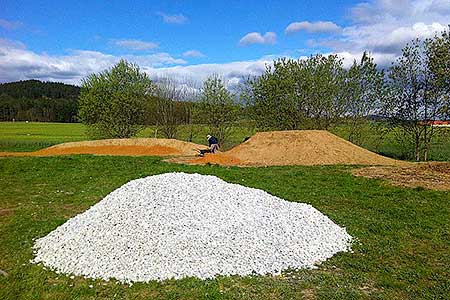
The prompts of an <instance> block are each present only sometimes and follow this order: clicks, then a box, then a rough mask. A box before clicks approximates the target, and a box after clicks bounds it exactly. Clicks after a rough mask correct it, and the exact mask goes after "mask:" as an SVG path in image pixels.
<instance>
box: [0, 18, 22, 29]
mask: <svg viewBox="0 0 450 300" xmlns="http://www.w3.org/2000/svg"><path fill="white" fill-rule="evenodd" d="M20 26H22V23H21V22H13V21H8V20H5V19H0V28H3V29H6V30H14V29H17V28H19V27H20Z"/></svg>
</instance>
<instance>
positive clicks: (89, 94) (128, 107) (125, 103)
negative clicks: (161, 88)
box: [79, 60, 154, 138]
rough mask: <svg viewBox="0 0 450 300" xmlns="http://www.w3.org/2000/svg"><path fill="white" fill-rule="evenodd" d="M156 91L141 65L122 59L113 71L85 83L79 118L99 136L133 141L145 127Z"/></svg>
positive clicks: (86, 80)
mask: <svg viewBox="0 0 450 300" xmlns="http://www.w3.org/2000/svg"><path fill="white" fill-rule="evenodd" d="M153 89H154V85H153V82H152V81H151V80H150V78H149V77H148V75H147V74H146V73H144V72H141V70H140V69H139V67H138V66H137V65H135V64H132V63H129V62H127V61H125V60H121V61H120V62H119V63H117V64H116V65H115V66H113V67H112V68H111V69H108V70H105V71H103V72H101V73H99V74H91V75H89V76H88V77H87V78H86V79H84V80H83V82H82V85H81V94H80V100H79V106H80V108H79V118H80V120H81V121H82V122H83V123H84V124H86V125H88V126H89V128H90V129H91V131H90V132H91V134H93V135H95V136H99V137H108V138H129V137H131V136H134V135H136V134H137V133H138V132H139V131H140V130H141V129H143V127H144V126H143V124H144V120H145V117H146V108H147V103H148V99H149V96H150V95H151V94H152V92H153Z"/></svg>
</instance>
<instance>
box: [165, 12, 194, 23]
mask: <svg viewBox="0 0 450 300" xmlns="http://www.w3.org/2000/svg"><path fill="white" fill-rule="evenodd" d="M158 15H160V16H161V17H162V18H163V21H164V23H168V24H184V23H186V22H187V21H188V18H187V17H186V16H184V15H183V14H175V15H168V14H165V13H163V12H159V13H158Z"/></svg>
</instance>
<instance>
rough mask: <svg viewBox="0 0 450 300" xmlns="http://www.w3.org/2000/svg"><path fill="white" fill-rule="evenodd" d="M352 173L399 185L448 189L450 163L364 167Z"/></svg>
mask: <svg viewBox="0 0 450 300" xmlns="http://www.w3.org/2000/svg"><path fill="white" fill-rule="evenodd" d="M352 173H353V175H355V176H363V177H367V178H377V179H384V180H387V181H388V182H389V183H391V184H393V185H395V186H400V187H409V188H416V187H422V188H426V189H432V190H439V191H450V163H438V162H430V163H416V164H410V165H409V166H395V167H393V166H389V167H388V166H379V167H365V168H361V169H355V170H353V172H352Z"/></svg>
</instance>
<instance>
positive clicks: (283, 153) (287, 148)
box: [190, 130, 407, 166]
mask: <svg viewBox="0 0 450 300" xmlns="http://www.w3.org/2000/svg"><path fill="white" fill-rule="evenodd" d="M224 156H228V158H227V159H226V161H227V163H226V165H241V166H284V165H306V166H309V165H336V164H345V165H405V164H407V163H405V162H401V161H397V160H394V159H391V158H387V157H384V156H381V155H378V154H376V153H373V152H371V151H369V150H366V149H364V148H361V147H358V146H356V145H354V144H352V143H350V142H348V141H346V140H344V139H342V138H340V137H338V136H336V135H334V134H332V133H330V132H328V131H323V130H293V131H271V132H259V133H257V134H255V135H254V136H252V137H251V138H250V139H248V140H247V141H246V142H244V143H242V144H240V145H238V146H236V147H234V148H233V149H231V150H229V151H227V152H223V153H222V154H221V155H220V156H216V157H217V158H214V156H212V157H209V156H207V157H205V158H203V159H195V160H192V161H190V163H195V164H206V163H217V164H222V163H221V161H223V160H225V159H224Z"/></svg>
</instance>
